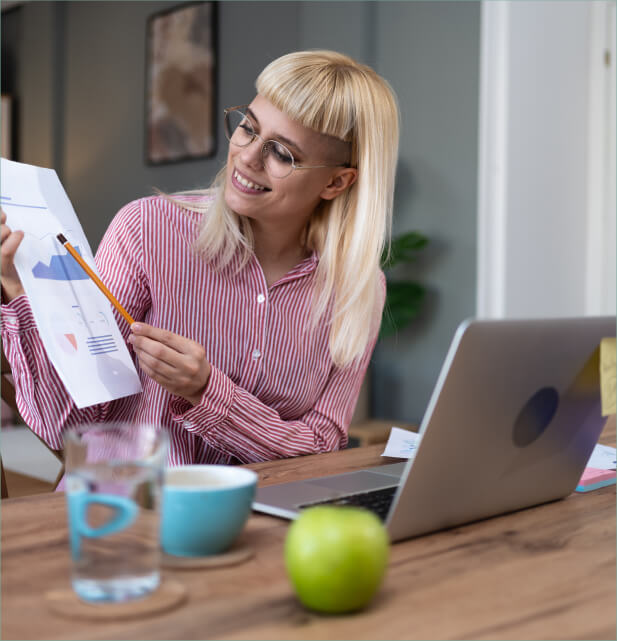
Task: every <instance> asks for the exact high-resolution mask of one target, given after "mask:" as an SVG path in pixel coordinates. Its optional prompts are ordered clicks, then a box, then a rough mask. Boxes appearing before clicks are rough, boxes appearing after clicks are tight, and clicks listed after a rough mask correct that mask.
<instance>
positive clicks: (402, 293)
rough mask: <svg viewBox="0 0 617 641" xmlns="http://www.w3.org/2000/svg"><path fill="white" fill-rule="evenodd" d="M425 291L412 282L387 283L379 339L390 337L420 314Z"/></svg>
mask: <svg viewBox="0 0 617 641" xmlns="http://www.w3.org/2000/svg"><path fill="white" fill-rule="evenodd" d="M424 295H425V289H424V287H422V285H420V284H418V283H414V282H412V281H388V283H387V289H386V304H385V306H384V312H383V316H382V320H381V329H380V331H379V337H380V338H385V337H386V336H392V335H393V334H396V332H397V331H399V330H401V329H403V328H405V327H407V325H409V323H410V322H411V321H412V320H413V319H414V318H416V316H417V315H418V314H419V313H420V309H421V307H422V301H423V300H424Z"/></svg>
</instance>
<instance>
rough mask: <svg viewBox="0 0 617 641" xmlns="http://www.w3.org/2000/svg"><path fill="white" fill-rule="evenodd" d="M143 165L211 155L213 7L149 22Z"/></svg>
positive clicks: (183, 8)
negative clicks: (144, 160)
mask: <svg viewBox="0 0 617 641" xmlns="http://www.w3.org/2000/svg"><path fill="white" fill-rule="evenodd" d="M146 42H147V53H146V57H147V58H146V76H147V77H146V161H147V162H148V163H149V164H154V165H155V164H162V163H170V162H179V161H185V160H191V159H197V158H205V157H208V156H213V155H214V154H215V153H216V117H215V108H216V64H217V60H216V57H217V52H216V2H193V3H189V4H183V5H179V6H177V7H173V8H172V9H168V10H167V11H164V12H161V13H157V14H154V15H153V16H151V17H150V18H149V19H148V26H147V38H146Z"/></svg>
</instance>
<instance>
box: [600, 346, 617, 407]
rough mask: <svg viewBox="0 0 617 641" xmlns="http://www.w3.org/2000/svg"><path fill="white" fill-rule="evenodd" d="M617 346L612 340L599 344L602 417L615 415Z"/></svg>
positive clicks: (616, 403)
mask: <svg viewBox="0 0 617 641" xmlns="http://www.w3.org/2000/svg"><path fill="white" fill-rule="evenodd" d="M616 361H617V344H616V341H615V339H614V338H603V339H602V341H601V342H600V388H601V390H602V416H608V415H609V414H615V412H616V405H617V402H616V395H617V386H616V384H615V381H616V379H617V364H616Z"/></svg>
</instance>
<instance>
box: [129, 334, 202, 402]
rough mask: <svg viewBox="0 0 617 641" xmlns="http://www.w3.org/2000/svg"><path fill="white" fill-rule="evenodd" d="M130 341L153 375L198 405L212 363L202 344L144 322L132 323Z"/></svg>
mask: <svg viewBox="0 0 617 641" xmlns="http://www.w3.org/2000/svg"><path fill="white" fill-rule="evenodd" d="M128 340H129V342H130V343H131V344H132V345H133V348H134V350H135V354H136V356H137V358H138V359H139V364H140V366H141V368H142V369H143V371H144V372H145V373H146V374H147V375H148V376H149V377H150V378H152V379H153V380H155V381H156V382H157V383H159V384H160V385H162V386H163V387H165V388H166V389H167V390H168V391H170V392H171V393H172V394H176V395H178V396H183V397H184V398H186V399H187V400H189V401H190V402H191V403H193V404H194V405H196V404H197V403H198V402H199V399H200V397H201V393H202V392H203V390H204V388H205V386H206V383H207V382H208V379H209V378H210V364H209V363H208V361H207V360H206V354H205V350H204V348H203V347H202V346H201V345H200V344H199V343H196V342H195V341H192V340H190V339H189V338H185V337H183V336H179V335H178V334H174V333H173V332H170V331H168V330H164V329H160V328H157V327H152V326H151V325H148V324H147V323H141V322H140V323H133V324H132V325H131V335H130V336H129V339H128Z"/></svg>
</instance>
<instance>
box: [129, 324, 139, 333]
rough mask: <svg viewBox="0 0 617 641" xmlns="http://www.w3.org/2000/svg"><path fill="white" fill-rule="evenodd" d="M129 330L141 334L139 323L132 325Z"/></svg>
mask: <svg viewBox="0 0 617 641" xmlns="http://www.w3.org/2000/svg"><path fill="white" fill-rule="evenodd" d="M131 329H132V330H133V331H134V332H141V325H140V324H139V323H133V324H132V325H131Z"/></svg>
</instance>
